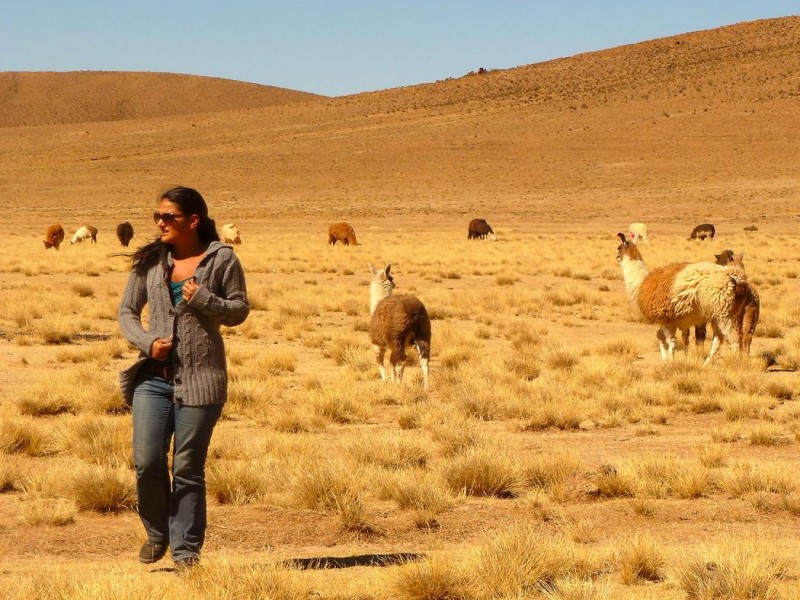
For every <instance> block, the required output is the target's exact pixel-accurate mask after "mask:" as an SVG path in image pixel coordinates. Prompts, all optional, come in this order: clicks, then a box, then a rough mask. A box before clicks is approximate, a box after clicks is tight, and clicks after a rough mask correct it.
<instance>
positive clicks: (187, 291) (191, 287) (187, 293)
mask: <svg viewBox="0 0 800 600" xmlns="http://www.w3.org/2000/svg"><path fill="white" fill-rule="evenodd" d="M199 287H200V284H199V283H197V279H195V278H194V277H192V278H191V279H190V280H189V281H187V282H186V283H184V284H183V300H184V301H185V302H189V300H191V299H192V296H194V293H195V292H196V291H197V288H199Z"/></svg>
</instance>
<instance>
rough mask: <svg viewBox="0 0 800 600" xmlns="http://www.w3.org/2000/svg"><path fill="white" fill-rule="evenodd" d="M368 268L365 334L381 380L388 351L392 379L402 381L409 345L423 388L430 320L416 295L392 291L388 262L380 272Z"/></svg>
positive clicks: (428, 354)
mask: <svg viewBox="0 0 800 600" xmlns="http://www.w3.org/2000/svg"><path fill="white" fill-rule="evenodd" d="M369 269H370V271H371V272H372V282H371V283H370V286H369V296H370V298H369V312H370V315H371V317H370V323H369V337H370V341H371V342H372V348H373V350H374V351H375V360H377V362H378V367H379V368H380V372H381V379H383V380H384V381H386V369H385V368H384V365H383V357H384V356H385V354H386V351H387V350H389V351H390V354H389V364H390V365H391V367H392V374H391V377H392V381H395V382H397V383H400V382H402V380H403V370H404V369H405V363H406V350H407V349H408V348H410V347H411V346H412V345H413V346H414V347H415V348H416V349H417V352H418V353H419V364H420V367H421V369H422V384H423V386H424V387H426V388H427V387H428V361H429V360H430V357H431V320H430V317H428V311H427V310H425V305H424V304H422V302H421V301H420V300H419V298H417V297H416V296H412V295H410V294H392V290H394V287H395V284H394V278H393V277H392V274H391V269H392V265H391V263H390V264H388V265H386V267H384V268H383V269H381V270H380V271H376V270H375V269H374V268H373V266H372V265H370V266H369Z"/></svg>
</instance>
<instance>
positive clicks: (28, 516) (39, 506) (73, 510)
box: [19, 498, 78, 527]
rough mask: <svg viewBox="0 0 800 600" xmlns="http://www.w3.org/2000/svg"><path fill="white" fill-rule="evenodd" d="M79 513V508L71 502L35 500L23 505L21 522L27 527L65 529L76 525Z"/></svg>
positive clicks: (49, 499)
mask: <svg viewBox="0 0 800 600" xmlns="http://www.w3.org/2000/svg"><path fill="white" fill-rule="evenodd" d="M77 513H78V509H77V507H76V506H75V504H74V503H73V502H71V501H69V500H64V499H62V498H33V499H31V500H29V501H27V502H24V503H23V504H22V507H21V509H20V514H19V522H20V524H22V525H24V526H26V527H32V526H35V525H52V526H55V527H63V526H64V525H71V524H72V523H74V522H75V516H76V515H77Z"/></svg>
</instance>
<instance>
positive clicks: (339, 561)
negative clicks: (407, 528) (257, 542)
mask: <svg viewBox="0 0 800 600" xmlns="http://www.w3.org/2000/svg"><path fill="white" fill-rule="evenodd" d="M424 558H425V555H424V554H419V553H417V552H395V553H392V554H358V555H356V556H321V557H312V558H290V559H287V560H284V561H283V562H282V563H281V564H282V565H283V566H285V567H288V568H290V569H300V570H303V571H306V570H310V569H314V570H317V569H350V568H352V567H391V566H393V565H399V564H403V563H407V562H412V561H419V560H422V559H424Z"/></svg>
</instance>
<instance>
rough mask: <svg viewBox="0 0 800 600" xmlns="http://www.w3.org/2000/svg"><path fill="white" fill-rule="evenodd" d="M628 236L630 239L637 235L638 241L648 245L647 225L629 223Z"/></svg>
mask: <svg viewBox="0 0 800 600" xmlns="http://www.w3.org/2000/svg"><path fill="white" fill-rule="evenodd" d="M628 235H630V236H631V237H633V236H634V235H638V236H639V239H640V240H642V241H643V242H645V243H647V244H649V243H650V240H649V239H647V225H645V224H644V223H631V224H630V225H628Z"/></svg>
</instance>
